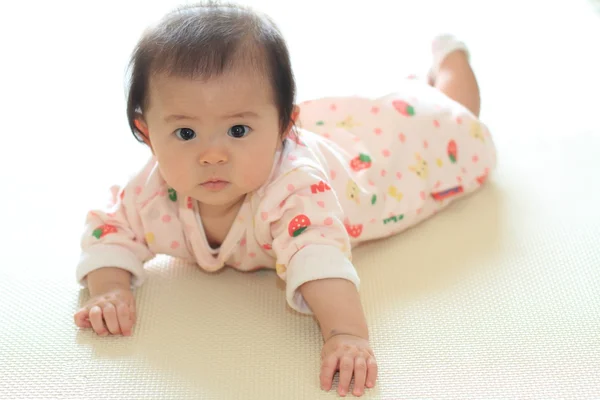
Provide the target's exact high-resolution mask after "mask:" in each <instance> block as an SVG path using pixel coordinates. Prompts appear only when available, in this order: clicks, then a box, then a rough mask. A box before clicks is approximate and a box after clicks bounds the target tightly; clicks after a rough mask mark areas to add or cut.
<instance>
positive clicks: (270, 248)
mask: <svg viewBox="0 0 600 400" xmlns="http://www.w3.org/2000/svg"><path fill="white" fill-rule="evenodd" d="M262 248H263V249H265V250H273V246H271V245H270V244H268V243H267V244H263V245H262Z"/></svg>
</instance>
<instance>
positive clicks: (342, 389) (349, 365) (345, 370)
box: [338, 356, 354, 396]
mask: <svg viewBox="0 0 600 400" xmlns="http://www.w3.org/2000/svg"><path fill="white" fill-rule="evenodd" d="M353 372H354V359H353V358H352V357H350V356H342V358H341V360H340V381H339V383H338V394H339V395H340V396H345V395H346V393H348V391H349V390H350V381H351V380H352V373H353Z"/></svg>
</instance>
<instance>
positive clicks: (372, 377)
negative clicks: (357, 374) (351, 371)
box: [367, 357, 377, 388]
mask: <svg viewBox="0 0 600 400" xmlns="http://www.w3.org/2000/svg"><path fill="white" fill-rule="evenodd" d="M376 380H377V362H376V361H375V357H369V359H368V360H367V387H368V388H372V387H373V386H375V381H376Z"/></svg>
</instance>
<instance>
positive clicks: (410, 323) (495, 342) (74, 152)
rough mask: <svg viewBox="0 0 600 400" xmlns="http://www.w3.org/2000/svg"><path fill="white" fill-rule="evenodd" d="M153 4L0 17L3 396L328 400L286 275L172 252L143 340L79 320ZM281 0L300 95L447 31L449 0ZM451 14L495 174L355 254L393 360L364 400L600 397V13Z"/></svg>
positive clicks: (352, 78)
mask: <svg viewBox="0 0 600 400" xmlns="http://www.w3.org/2000/svg"><path fill="white" fill-rule="evenodd" d="M123 3H125V5H123ZM143 3H144V2H142V1H141V0H140V1H130V2H119V6H118V7H119V10H118V11H116V10H115V8H114V7H113V6H108V5H104V3H97V2H90V3H86V2H77V3H76V2H66V1H56V2H41V1H40V2H39V4H35V2H33V3H32V2H22V3H21V2H18V3H17V2H15V4H14V5H13V4H11V5H6V3H3V4H4V5H1V6H0V15H2V17H0V19H2V21H1V23H0V37H2V38H3V44H2V47H3V50H2V51H3V56H2V60H3V61H2V62H1V64H0V72H1V73H0V83H1V84H0V88H2V89H1V90H0V103H1V104H2V116H3V117H2V121H1V128H2V136H1V138H0V164H1V165H0V167H1V168H0V182H2V196H1V197H0V210H1V212H2V214H1V215H2V219H1V223H2V225H1V226H2V229H0V239H1V240H0V246H1V250H2V255H3V258H2V263H1V264H0V332H1V334H0V399H200V398H203V399H319V398H335V397H336V395H335V394H334V392H331V393H329V394H326V393H323V392H321V391H320V390H319V385H318V372H319V361H320V360H319V352H320V345H321V338H320V336H319V331H318V329H317V326H316V324H315V323H314V322H313V320H312V319H310V318H308V317H303V316H300V315H297V314H294V313H293V312H291V311H290V310H289V309H288V308H286V304H285V298H284V291H283V286H282V284H281V282H279V281H278V280H277V278H276V276H275V274H274V273H271V272H257V273H251V274H243V273H238V272H235V271H233V270H227V271H224V272H222V273H218V274H215V275H211V274H207V273H203V272H201V271H199V270H198V269H196V268H195V267H193V266H192V265H188V264H184V263H181V262H178V261H174V260H170V259H167V258H159V259H157V260H155V261H154V262H152V263H151V264H150V265H149V266H148V268H149V270H150V277H149V280H148V282H147V284H146V285H145V286H144V287H143V288H142V289H141V290H139V292H138V293H137V301H138V307H139V313H138V316H139V318H138V325H137V326H136V328H135V330H134V335H133V336H132V337H130V338H123V337H109V338H99V337H96V336H95V335H94V334H92V333H91V332H89V331H88V332H79V331H78V330H77V329H76V328H75V326H74V325H73V322H72V316H73V313H74V311H75V310H76V308H77V307H78V305H79V304H80V302H81V301H84V300H85V298H86V297H85V296H86V292H83V291H82V292H80V291H79V288H78V287H77V286H76V285H75V283H74V267H75V262H76V260H77V257H78V247H77V246H78V240H79V233H80V229H81V227H82V223H83V216H84V215H85V211H86V209H87V208H88V207H90V206H92V205H93V204H94V203H97V202H103V201H104V200H105V198H106V197H104V196H105V193H106V192H105V191H104V190H105V189H106V188H107V187H108V185H110V184H111V183H112V179H113V177H116V176H117V173H127V172H128V171H130V170H131V168H134V167H135V165H136V163H138V162H140V161H141V160H144V159H145V157H146V151H145V149H144V148H142V147H140V146H139V145H137V144H136V143H135V142H134V139H133V137H132V136H129V134H128V133H127V132H126V129H125V126H126V125H125V119H124V111H123V110H124V103H123V101H122V99H123V86H122V82H123V79H122V77H123V66H124V65H125V62H126V58H127V55H128V53H129V50H130V49H131V46H133V43H134V41H135V39H136V38H137V35H138V34H139V32H140V30H141V29H142V27H143V25H144V24H146V23H147V22H148V21H149V18H150V17H154V16H156V15H157V14H158V13H159V12H162V11H163V10H165V9H168V8H169V7H170V6H171V5H173V4H174V3H173V2H163V3H162V4H161V5H160V6H153V7H155V8H153V9H148V7H147V6H146V5H143ZM279 3H281V2H272V3H270V2H267V1H263V2H262V3H260V4H259V6H261V7H263V8H264V9H265V10H267V11H270V12H271V14H273V16H274V18H276V19H277V20H279V21H281V23H282V25H284V28H285V29H284V32H285V33H286V35H287V36H288V38H289V39H288V40H289V42H290V46H292V53H293V57H294V60H293V61H294V63H295V68H296V75H297V76H298V84H299V86H300V88H301V90H300V93H299V95H300V97H301V98H302V99H305V98H308V97H314V96H320V95H326V94H331V93H333V92H336V91H338V90H339V91H356V92H359V91H367V90H370V91H373V92H375V91H379V90H380V89H381V90H383V89H384V88H385V87H388V86H389V82H393V80H394V79H398V74H397V72H398V70H397V69H395V68H396V67H394V65H396V66H398V65H403V66H404V68H405V69H406V71H404V70H402V71H400V72H401V73H400V74H399V75H400V76H402V75H403V74H404V73H405V72H410V68H409V67H411V66H410V65H409V63H408V61H407V60H404V59H402V54H401V53H400V52H398V54H396V52H395V51H390V48H397V49H400V48H401V47H402V46H404V45H406V46H407V48H408V49H409V50H411V51H412V50H415V49H417V46H416V44H415V43H413V42H412V41H411V40H410V38H411V34H413V35H414V37H416V36H418V35H417V34H415V33H414V32H417V33H419V34H420V33H423V34H425V33H427V30H428V29H429V30H431V31H433V29H434V27H435V26H436V25H435V24H436V23H437V22H439V20H435V19H433V18H438V19H439V18H441V17H435V16H432V17H428V15H431V13H430V12H431V10H432V9H434V7H437V6H439V5H441V4H442V3H443V4H446V3H444V2H442V0H439V1H437V2H425V1H424V2H418V3H419V4H420V5H419V6H418V7H417V6H416V5H414V7H415V8H412V9H411V8H408V5H412V4H414V3H417V2H413V1H407V2H390V3H389V4H392V3H393V4H400V5H402V7H400V6H397V5H396V6H392V5H389V4H388V3H387V2H377V1H373V2H369V3H368V4H369V6H367V5H363V7H370V5H372V6H373V7H374V9H376V10H377V11H374V10H371V9H367V10H365V9H362V8H360V7H359V6H358V5H356V6H351V5H349V3H346V2H340V1H337V2H333V1H330V2H323V1H321V2H316V1H314V2H310V1H309V2H308V3H307V4H306V5H302V6H300V5H296V10H297V12H295V13H293V15H292V13H289V12H287V11H285V10H284V9H283V8H282V7H283V6H282V5H281V4H279ZM447 3H452V4H453V6H455V7H456V9H453V10H444V9H442V10H440V12H439V13H435V15H438V14H439V15H440V16H442V15H443V16H446V17H448V20H446V22H449V21H450V22H452V23H448V24H447V25H448V26H449V27H450V28H457V29H458V30H459V32H458V33H459V34H462V35H463V36H464V37H465V39H466V40H467V42H468V43H470V45H471V48H472V51H473V63H474V64H475V66H476V69H477V72H478V75H479V78H480V80H481V86H482V95H483V98H484V103H483V116H482V117H483V118H484V119H485V120H486V122H487V123H488V124H489V126H490V128H491V130H492V132H493V133H494V134H495V135H496V137H497V144H498V148H499V169H498V171H497V173H496V174H495V176H494V177H493V178H492V180H491V183H490V185H488V186H487V187H486V188H485V189H484V190H482V191H481V192H480V193H478V194H476V195H475V196H472V197H470V198H468V199H465V200H464V201H461V202H460V203H457V204H455V205H454V206H453V207H451V208H450V209H448V210H447V211H446V212H444V213H441V214H440V215H438V216H437V217H435V218H434V219H432V220H430V221H428V222H426V223H424V224H423V225H421V226H419V227H417V228H415V229H412V230H410V231H409V232H406V233H404V234H402V235H400V236H397V237H394V238H392V239H389V240H385V241H381V242H378V243H374V244H372V245H369V246H366V247H363V248H359V249H357V250H356V253H355V261H356V265H357V268H358V271H359V273H360V275H361V278H362V299H363V302H364V305H365V309H366V312H367V316H368V320H369V324H370V328H371V336H372V343H373V346H374V350H375V353H376V355H377V357H378V361H379V366H380V376H379V380H378V384H377V387H376V388H375V389H372V390H368V391H367V393H366V395H365V396H364V397H365V398H373V399H424V398H427V399H492V398H493V399H598V398H600V211H599V204H600V178H599V176H600V128H599V126H600V124H599V118H598V110H599V109H600V107H599V105H600V101H599V98H600V97H599V94H598V93H600V84H599V80H600V78H599V76H598V74H597V72H598V71H600V60H599V56H598V54H599V53H598V51H597V49H598V45H597V43H598V38H600V29H599V25H600V24H599V22H600V21H599V20H598V17H597V16H596V15H595V14H594V13H593V11H592V10H593V9H592V7H591V6H590V5H589V3H586V2H584V1H576V0H565V1H553V2H549V1H533V0H532V1H528V2H517V1H516V0H515V1H512V2H511V1H507V2H501V3H498V5H497V6H495V8H494V7H492V5H490V2H479V3H485V4H486V5H485V7H486V8H485V9H484V8H483V6H480V8H477V9H475V8H473V7H474V6H472V3H474V2H471V1H466V0H465V1H463V2H459V1H457V2H447ZM9 4H10V3H9ZM286 4H288V3H286ZM317 4H319V8H318V9H319V10H320V12H319V13H317V12H316V11H315V10H317V8H316V7H317ZM75 5H77V7H75ZM567 5H568V6H567ZM288 6H289V4H288ZM7 7H8V8H7ZM342 7H343V9H344V12H347V13H348V14H347V17H345V18H346V20H337V18H338V17H336V15H338V14H339V13H338V12H337V11H336V10H339V9H342ZM385 7H387V9H386V8H385ZM390 7H397V8H394V9H391V8H390ZM448 7H449V6H448ZM461 7H462V10H461ZM32 9H35V10H36V11H37V12H36V13H33V14H32V13H29V12H26V10H32ZM465 10H471V13H472V14H473V15H478V17H477V18H476V17H474V16H472V17H467V16H466V14H465ZM517 10H518V11H517ZM74 12H77V13H79V17H75V16H70V15H71V14H72V13H74ZM452 12H454V13H452ZM375 13H377V14H376V15H377V18H374V19H373V20H372V21H371V22H368V21H367V22H365V23H364V24H365V29H361V30H359V31H360V32H356V29H355V25H354V24H355V22H352V21H359V19H358V17H359V16H361V15H365V14H368V15H369V16H370V15H372V14H375ZM390 15H392V16H390ZM394 15H395V16H394ZM450 17H452V18H450ZM369 18H370V17H369ZM369 18H363V19H366V20H369ZM394 18H396V19H394ZM363 19H360V21H362V20H363ZM394 21H396V22H394ZM410 21H413V25H407V24H409V23H410ZM414 21H423V24H419V29H421V31H418V30H417V28H416V27H415V25H416V24H415V23H414ZM367 23H370V24H371V25H368V26H367V25H366V24H367ZM423 26H425V28H423ZM307 27H308V28H310V32H308V29H307ZM334 27H335V28H336V29H339V30H338V31H335V30H334V29H332V28H334ZM367 28H368V29H367ZM411 32H412V33H411ZM363 35H364V36H363ZM371 35H372V37H371ZM322 37H327V38H328V39H329V41H327V40H321V38H322ZM342 39H343V40H344V41H340V42H335V41H336V40H342ZM321 43H322V44H323V45H324V46H326V48H325V49H323V50H319V48H320V44H321ZM335 43H338V44H339V46H338V47H336V46H337V45H334V44H335ZM348 43H350V44H348ZM593 49H594V50H593ZM415 51H416V50H415ZM375 57H379V59H378V60H380V61H381V62H380V63H378V62H375V61H376V60H375V59H374V58H375ZM58 60H60V61H58ZM405 61H407V62H406V63H405ZM340 62H344V63H345V64H344V65H346V64H347V66H346V67H345V68H344V69H343V70H338V69H337V68H338V66H339V65H340V64H339V63H340ZM398 68H400V67H398ZM365 71H371V72H372V73H373V74H374V75H375V76H365V75H364V73H365ZM332 77H335V78H336V79H332ZM332 81H336V82H338V83H332ZM336 85H337V86H336ZM336 93H339V92H336ZM66 146H72V147H73V149H70V150H68V149H67V147H66Z"/></svg>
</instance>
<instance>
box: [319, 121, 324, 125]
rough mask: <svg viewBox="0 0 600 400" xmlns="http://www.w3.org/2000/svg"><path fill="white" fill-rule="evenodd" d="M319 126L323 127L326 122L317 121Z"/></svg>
mask: <svg viewBox="0 0 600 400" xmlns="http://www.w3.org/2000/svg"><path fill="white" fill-rule="evenodd" d="M317 125H319V126H323V125H325V122H324V121H317Z"/></svg>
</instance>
